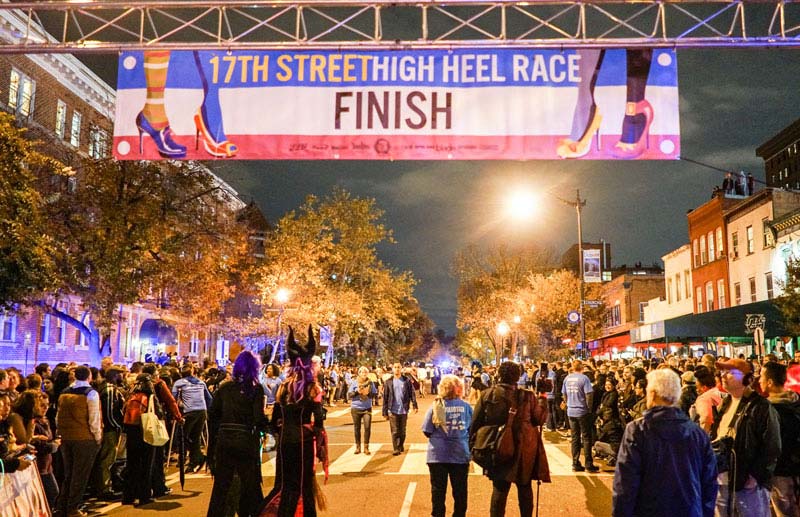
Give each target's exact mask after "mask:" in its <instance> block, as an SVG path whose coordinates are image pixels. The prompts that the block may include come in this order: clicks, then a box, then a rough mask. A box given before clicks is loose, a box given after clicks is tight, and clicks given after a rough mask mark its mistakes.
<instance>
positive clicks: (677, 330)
mask: <svg viewBox="0 0 800 517" xmlns="http://www.w3.org/2000/svg"><path fill="white" fill-rule="evenodd" d="M757 327H761V328H763V329H764V335H765V336H766V337H768V338H770V337H775V336H785V335H788V332H787V331H786V329H785V328H784V325H783V315H782V314H781V312H780V310H779V309H778V308H777V307H776V306H775V304H774V303H773V302H772V301H771V300H765V301H762V302H755V303H748V304H746V305H738V306H736V307H730V308H728V309H720V310H718V311H711V312H704V313H701V314H686V315H685V316H678V317H677V318H672V319H669V320H665V321H659V322H655V323H651V324H649V325H642V326H639V327H636V328H634V329H632V330H631V341H632V342H634V343H647V342H653V341H662V342H663V341H664V340H665V339H668V340H670V341H689V340H692V339H695V340H705V339H707V338H716V337H732V338H735V337H739V338H748V337H751V336H752V335H753V330H754V329H755V328H757Z"/></svg>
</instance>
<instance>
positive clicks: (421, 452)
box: [387, 443, 430, 476]
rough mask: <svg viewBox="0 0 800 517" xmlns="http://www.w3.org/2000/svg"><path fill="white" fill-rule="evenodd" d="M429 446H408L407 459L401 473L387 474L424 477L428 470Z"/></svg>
mask: <svg viewBox="0 0 800 517" xmlns="http://www.w3.org/2000/svg"><path fill="white" fill-rule="evenodd" d="M427 457H428V444H427V443H410V444H407V445H406V453H405V458H403V465H402V466H401V467H400V471H399V472H387V474H393V475H398V476H424V475H426V474H428V473H429V472H430V471H429V470H428V463H427V461H426V460H427Z"/></svg>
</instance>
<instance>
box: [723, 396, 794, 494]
mask: <svg viewBox="0 0 800 517" xmlns="http://www.w3.org/2000/svg"><path fill="white" fill-rule="evenodd" d="M748 404H749V407H748ZM730 405H731V396H730V395H728V396H726V397H725V398H724V399H723V401H722V405H720V407H719V412H718V414H717V415H714V425H713V426H712V428H711V439H712V440H715V439H716V438H717V429H718V428H719V423H720V420H721V419H722V415H724V414H725V411H727V409H728V408H729V407H730ZM738 409H739V411H743V414H742V416H741V418H740V421H739V423H738V424H737V425H738V428H737V430H736V438H735V440H734V444H733V450H734V452H735V453H736V478H735V480H734V489H735V490H736V491H739V490H741V489H742V488H744V484H745V482H746V481H747V476H753V478H755V480H756V481H757V482H758V484H759V485H760V486H762V487H764V488H771V487H772V476H773V475H774V473H775V466H776V465H777V464H778V458H779V457H780V455H781V425H780V422H779V421H778V413H777V412H776V411H775V409H774V408H773V407H772V405H771V404H770V403H769V401H768V400H767V399H765V398H764V397H762V396H761V395H759V394H758V393H756V392H755V391H753V390H751V389H747V390H746V391H745V393H744V395H743V396H742V400H741V401H740V402H739V408H738Z"/></svg>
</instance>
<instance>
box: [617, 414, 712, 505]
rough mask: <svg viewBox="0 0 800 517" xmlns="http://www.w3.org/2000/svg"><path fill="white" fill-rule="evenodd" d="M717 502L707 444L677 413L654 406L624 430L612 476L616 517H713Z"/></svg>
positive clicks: (687, 420) (687, 421) (699, 433)
mask: <svg viewBox="0 0 800 517" xmlns="http://www.w3.org/2000/svg"><path fill="white" fill-rule="evenodd" d="M716 499H717V461H716V458H715V457H714V452H713V451H712V450H711V441H710V440H709V438H708V435H707V434H706V433H705V432H703V430H702V429H700V427H699V426H698V425H697V424H695V423H694V422H692V421H691V420H689V417H688V416H686V414H685V413H684V412H683V411H681V410H680V408H677V407H667V406H656V407H654V408H652V409H649V410H647V411H645V413H644V416H643V417H642V418H638V419H636V420H634V421H633V422H630V423H629V424H628V426H627V427H626V428H625V435H624V436H623V438H622V445H621V446H620V449H619V456H618V457H617V468H616V471H615V473H614V495H613V514H612V515H614V517H623V516H626V517H627V516H631V517H632V516H646V517H661V516H663V517H672V516H676V515H680V516H682V517H711V516H713V515H714V504H715V502H716Z"/></svg>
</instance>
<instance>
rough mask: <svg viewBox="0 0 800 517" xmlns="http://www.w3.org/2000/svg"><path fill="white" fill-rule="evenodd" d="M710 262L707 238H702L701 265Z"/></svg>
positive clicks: (702, 236)
mask: <svg viewBox="0 0 800 517" xmlns="http://www.w3.org/2000/svg"><path fill="white" fill-rule="evenodd" d="M706 262H708V253H707V251H706V236H705V235H701V236H700V264H701V265H702V264H705V263H706Z"/></svg>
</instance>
